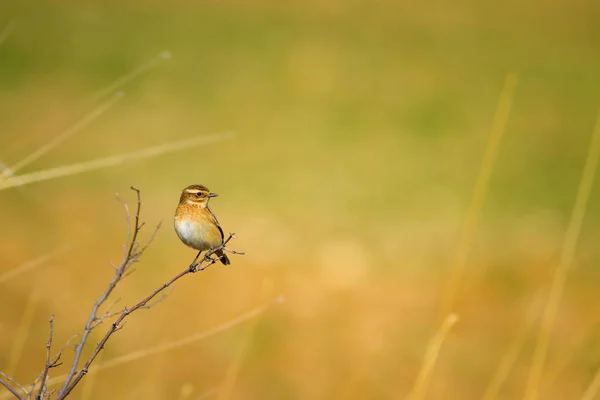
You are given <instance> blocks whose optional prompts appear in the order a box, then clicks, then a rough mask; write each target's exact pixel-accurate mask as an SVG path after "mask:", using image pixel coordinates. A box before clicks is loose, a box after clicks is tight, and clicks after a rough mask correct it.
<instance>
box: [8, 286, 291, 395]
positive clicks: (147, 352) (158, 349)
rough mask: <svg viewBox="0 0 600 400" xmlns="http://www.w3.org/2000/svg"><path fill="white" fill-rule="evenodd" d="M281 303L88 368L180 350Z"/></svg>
mask: <svg viewBox="0 0 600 400" xmlns="http://www.w3.org/2000/svg"><path fill="white" fill-rule="evenodd" d="M281 302H283V297H282V296H280V297H278V298H276V299H273V300H272V301H269V302H268V303H267V304H264V305H262V306H260V307H256V308H254V309H252V310H250V311H247V312H245V313H243V314H241V315H240V316H238V317H236V318H234V319H232V320H229V321H227V322H225V323H223V324H221V325H217V326H215V327H213V328H211V329H209V330H207V331H204V332H200V333H196V334H194V335H191V336H188V337H185V338H183V339H179V340H175V341H172V342H168V343H165V344H161V345H159V346H155V347H151V348H149V349H144V350H139V351H134V352H132V353H129V354H125V355H122V356H120V357H116V358H113V359H112V360H109V361H106V362H103V363H98V364H92V368H90V372H91V371H94V372H95V373H98V372H99V371H103V370H105V369H109V368H113V367H117V366H120V365H123V364H127V363H130V362H132V361H137V360H140V359H142V358H146V357H150V356H153V355H156V354H161V353H164V352H167V351H170V350H174V349H177V348H180V347H183V346H187V345H188V344H192V343H195V342H197V341H200V340H203V339H206V338H209V337H211V336H214V335H216V334H218V333H221V332H223V331H226V330H227V329H230V328H233V327H234V326H237V325H239V324H241V323H243V322H245V321H248V320H250V319H252V318H255V317H257V316H259V315H261V314H263V313H264V312H265V311H267V310H268V309H269V308H271V307H272V306H273V305H275V304H279V303H281ZM66 377H67V374H63V375H60V376H56V377H53V378H51V379H49V380H48V386H49V387H50V386H51V385H56V384H59V383H62V382H63V381H64V380H65V378H66ZM10 396H12V395H11V394H10V393H3V395H0V399H7V398H10Z"/></svg>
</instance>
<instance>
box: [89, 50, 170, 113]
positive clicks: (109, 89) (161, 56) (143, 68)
mask: <svg viewBox="0 0 600 400" xmlns="http://www.w3.org/2000/svg"><path fill="white" fill-rule="evenodd" d="M171 57H172V55H171V52H170V51H168V50H165V51H162V52H160V53H158V54H157V55H156V56H154V58H152V59H151V60H150V61H147V62H145V63H144V64H142V65H140V66H139V67H137V68H136V69H134V70H133V71H131V72H129V73H127V74H125V75H122V76H121V77H119V78H118V79H116V80H115V81H114V82H113V83H111V84H110V85H108V86H106V87H105V88H103V89H101V90H98V91H97V92H96V93H94V94H93V95H92V97H91V99H90V100H91V101H98V100H100V99H102V98H103V97H106V96H108V95H110V94H111V93H113V92H114V91H116V90H118V89H120V88H121V87H123V86H124V85H125V84H127V83H129V82H131V81H132V80H134V79H135V78H137V77H138V76H140V75H142V74H143V73H145V72H147V71H149V70H150V69H152V68H153V67H155V66H156V65H157V64H158V63H159V62H161V61H164V60H168V59H170V58H171Z"/></svg>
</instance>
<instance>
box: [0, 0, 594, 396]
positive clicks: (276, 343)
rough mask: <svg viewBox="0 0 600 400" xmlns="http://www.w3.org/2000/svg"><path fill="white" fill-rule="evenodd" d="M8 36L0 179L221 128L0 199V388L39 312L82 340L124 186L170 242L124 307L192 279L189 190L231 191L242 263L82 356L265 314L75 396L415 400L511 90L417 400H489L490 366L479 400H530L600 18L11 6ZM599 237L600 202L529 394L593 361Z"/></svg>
mask: <svg viewBox="0 0 600 400" xmlns="http://www.w3.org/2000/svg"><path fill="white" fill-rule="evenodd" d="M0 32H2V34H1V35H0V121H1V123H0V162H1V163H2V165H4V166H8V167H11V166H14V165H18V163H20V162H21V161H22V160H24V159H26V157H28V156H29V155H30V154H32V153H34V152H36V151H37V150H38V149H40V148H43V147H44V146H45V145H47V144H48V143H51V144H52V141H53V140H54V141H56V143H55V144H57V145H56V146H54V145H52V146H51V148H50V147H48V148H46V150H48V151H47V152H44V153H43V154H40V157H34V158H33V159H31V161H32V162H31V163H26V164H27V165H25V166H24V167H23V168H22V170H20V171H18V172H17V173H16V174H17V175H20V174H23V175H26V174H29V173H32V172H36V171H44V170H47V169H50V168H54V167H60V166H65V165H72V164H78V163H81V162H85V161H89V160H94V159H101V158H104V157H108V156H113V155H117V154H130V153H132V152H133V153H134V152H136V151H138V150H140V149H144V148H148V147H152V146H161V145H164V144H173V143H179V141H181V140H187V139H190V138H191V139H193V138H198V137H202V136H209V135H215V134H220V133H224V132H235V136H233V137H231V138H227V139H223V140H221V141H217V142H214V143H211V144H206V145H194V146H192V145H190V146H186V148H184V149H180V150H178V151H172V152H166V153H163V154H158V155H156V156H152V157H146V158H141V159H136V160H133V159H130V158H129V156H125V157H124V160H125V161H127V162H123V163H120V164H119V165H115V166H113V167H109V168H101V169H96V168H91V167H90V168H89V170H87V171H85V172H83V173H80V174H76V175H72V176H65V177H61V178H56V179H47V180H43V181H40V182H34V183H30V184H26V185H23V186H20V187H11V188H6V189H3V190H1V191H0V243H1V244H0V276H4V278H3V280H2V281H1V282H0V370H2V371H5V372H8V373H10V374H12V375H13V376H14V377H15V378H16V379H18V380H19V381H22V382H31V381H32V380H33V379H34V378H35V377H36V376H37V374H38V373H39V372H40V370H41V369H42V366H43V363H44V360H45V348H44V346H45V342H46V338H47V330H48V318H49V317H50V315H52V314H54V315H55V318H56V319H55V325H56V326H55V348H56V349H57V350H58V349H59V348H60V346H61V345H62V343H64V342H65V341H66V340H67V339H68V338H69V337H71V336H72V335H73V334H74V333H76V332H79V331H80V330H81V329H82V327H83V325H84V323H85V320H86V318H87V315H88V314H89V310H90V308H91V305H92V304H93V302H94V301H95V299H97V298H98V296H99V294H100V293H101V292H102V291H103V289H104V287H105V286H106V284H107V282H108V281H109V280H110V278H111V276H112V268H111V266H110V264H109V260H111V261H113V262H118V261H119V260H120V257H121V254H122V253H121V245H122V243H123V242H124V240H125V238H126V222H125V218H124V210H123V206H122V204H121V203H119V202H118V201H116V200H115V193H117V192H118V193H119V195H120V196H121V197H122V198H123V199H124V200H126V201H127V202H128V203H129V204H130V206H132V207H133V205H134V201H135V197H134V194H133V193H132V192H131V191H130V190H129V187H130V186H131V185H134V186H136V187H137V188H139V189H140V190H141V193H142V200H143V207H142V218H143V220H144V221H146V227H145V229H144V231H143V233H142V238H143V239H144V238H148V236H149V235H150V232H151V231H152V227H153V226H155V225H156V224H157V223H159V222H160V221H162V223H163V226H162V228H161V229H160V230H159V232H158V235H157V236H156V239H155V241H154V242H153V243H152V245H151V246H150V248H149V249H148V251H147V253H146V254H145V255H144V257H143V259H142V260H141V262H140V263H139V264H138V265H137V271H136V272H135V274H133V275H131V276H130V277H128V278H127V279H126V280H125V281H124V282H123V284H122V286H121V287H119V289H118V290H117V293H116V294H115V298H121V299H122V300H121V302H120V303H119V304H121V305H127V304H133V302H134V301H136V300H138V299H140V298H141V297H142V296H144V295H145V294H147V293H149V291H150V290H152V289H153V288H154V287H157V286H158V285H160V284H161V283H163V282H164V281H166V280H167V279H168V278H170V277H171V276H173V275H175V274H176V273H177V272H179V271H180V270H181V269H182V268H184V267H185V266H186V265H187V264H189V262H190V261H191V259H192V258H193V256H194V252H193V251H192V250H190V249H188V248H186V247H185V246H183V245H182V244H181V243H180V242H179V240H178V239H177V237H176V235H175V234H174V231H173V228H172V215H173V211H174V209H175V206H176V205H177V202H178V198H179V194H180V191H181V189H182V188H183V187H185V186H187V185H190V184H194V183H201V184H204V185H206V186H208V187H209V188H210V189H212V190H213V191H215V192H217V193H219V195H220V197H218V198H217V199H215V200H213V201H212V203H211V204H212V207H213V210H214V211H215V212H216V214H217V215H218V216H219V219H220V221H221V223H222V225H223V227H224V230H225V231H230V232H236V233H237V236H238V237H237V238H236V239H235V240H234V242H233V243H232V247H233V248H235V249H238V250H244V251H246V252H247V255H245V256H233V257H232V261H233V262H232V265H231V267H229V268H224V267H222V266H220V265H215V266H213V267H211V268H210V269H208V270H207V271H205V272H203V273H201V274H196V275H194V276H191V277H188V278H186V279H183V280H181V281H180V282H179V283H177V284H176V286H175V289H174V291H173V292H172V293H171V294H170V295H169V296H168V297H167V298H166V299H165V300H164V301H162V302H161V303H159V304H158V305H156V306H155V307H154V308H152V309H150V310H143V311H140V312H139V314H134V315H133V316H132V317H131V319H130V321H129V322H128V323H127V325H126V326H125V328H124V329H123V330H121V331H120V332H118V333H117V334H116V335H115V336H114V337H113V338H112V339H111V341H110V342H109V344H108V346H107V347H106V350H105V351H104V353H103V355H102V357H101V359H100V360H99V361H98V363H99V364H100V363H102V362H109V361H110V360H111V359H114V358H116V357H119V356H122V355H125V354H129V353H132V352H137V351H141V352H142V353H143V352H145V351H147V350H148V349H152V348H155V347H156V346H160V345H163V344H168V343H172V342H174V341H177V340H180V339H182V338H186V337H189V336H192V335H196V334H198V333H201V332H203V331H206V330H209V329H211V328H213V327H215V326H218V325H220V324H222V323H224V322H227V321H229V320H231V319H233V318H236V317H237V316H239V315H241V314H243V313H245V312H247V311H248V310H251V309H253V308H255V307H261V306H264V305H269V306H268V307H267V309H266V310H265V311H264V312H263V313H261V314H260V315H259V316H258V317H255V318H251V319H249V320H247V321H245V322H242V323H239V324H237V325H235V326H233V327H231V328H229V329H226V330H224V331H223V332H220V333H218V334H216V335H212V336H210V337H208V338H206V339H203V340H197V341H193V342H192V343H189V344H187V345H185V346H180V347H177V348H175V349H171V350H168V351H159V352H156V354H148V355H146V356H145V357H143V358H142V359H138V360H135V361H131V362H127V363H122V364H119V365H116V366H114V367H110V368H106V369H103V370H102V371H100V372H98V373H97V374H92V375H91V376H89V377H87V378H86V379H85V380H84V381H83V383H82V384H81V385H80V386H79V387H78V389H77V390H76V392H75V393H74V394H73V397H75V398H82V399H106V398H111V399H133V398H144V399H199V398H216V399H388V398H404V397H405V396H406V395H407V394H408V393H409V392H410V391H411V389H412V388H413V386H414V385H415V382H416V380H417V376H418V374H419V371H420V370H421V367H422V364H423V357H424V354H425V352H426V350H427V346H428V343H429V341H430V340H431V338H432V337H433V336H434V335H435V333H436V332H437V331H438V330H439V327H440V325H441V321H442V320H443V318H444V317H445V314H444V312H445V309H444V306H443V302H444V301H443V300H444V293H445V291H446V288H447V286H448V282H449V279H450V277H451V276H452V270H453V263H454V261H453V260H455V258H456V253H457V251H460V243H459V242H460V241H461V239H460V238H461V232H463V231H464V229H465V223H466V220H467V217H468V213H469V207H470V203H471V198H472V193H473V188H474V186H475V183H476V180H477V176H478V174H479V171H480V165H481V163H482V160H483V158H484V154H485V149H486V146H487V143H488V139H489V137H490V132H491V130H492V121H493V119H494V115H495V113H496V109H497V107H498V102H499V99H500V96H501V93H502V90H503V85H504V82H505V78H506V77H507V75H508V74H510V73H514V74H515V76H516V78H517V81H518V83H517V84H516V86H515V88H514V95H513V96H512V99H511V109H510V114H509V116H508V120H507V123H506V129H505V134H504V136H503V137H502V140H501V144H500V147H499V150H498V151H499V153H498V158H497V160H496V164H495V166H494V169H493V174H492V176H491V179H490V180H489V181H488V182H487V190H486V198H485V202H484V205H483V208H482V210H481V213H480V214H479V217H478V219H477V222H478V224H477V229H476V231H475V235H474V238H473V241H472V243H471V244H470V246H469V248H468V250H469V252H468V259H467V262H466V264H465V274H464V277H463V279H462V281H461V285H460V288H459V290H458V291H457V294H456V301H455V304H454V307H452V310H453V311H455V312H456V313H457V314H458V316H459V321H458V323H457V324H456V325H455V326H454V327H453V329H452V330H451V331H450V332H449V333H448V336H447V338H446V340H445V342H444V343H443V345H442V347H441V349H440V351H439V354H438V359H437V363H436V365H435V368H434V370H433V372H432V375H431V380H430V382H429V384H428V395H427V398H430V399H477V398H482V396H483V395H484V394H485V393H486V391H488V390H490V382H492V381H493V379H498V375H497V371H498V368H499V366H500V365H501V364H502V363H503V362H504V363H505V365H509V366H510V368H508V371H507V374H506V379H504V380H502V385H501V386H500V387H499V391H498V393H497V396H491V395H490V397H487V398H488V399H491V398H498V399H514V398H521V397H522V396H523V393H524V391H525V386H526V381H527V376H528V373H529V369H530V365H531V360H532V353H533V349H534V346H535V343H536V336H537V331H538V329H539V324H540V315H541V313H542V310H543V307H544V304H545V303H546V300H547V296H548V290H549V287H550V283H551V281H552V277H553V274H554V271H555V270H556V267H557V264H558V260H559V256H560V251H561V247H562V245H563V241H564V234H565V231H566V228H567V225H568V221H569V217H570V213H571V209H572V207H573V204H574V201H575V196H576V193H577V186H578V183H579V180H580V176H581V171H582V169H583V165H584V162H585V158H586V154H587V152H588V148H589V143H590V137H591V134H592V131H593V127H594V123H595V119H596V113H597V109H598V106H599V105H600V96H599V93H600V91H599V89H600V74H599V71H600V6H599V5H598V3H595V2H590V1H578V0H575V1H573V0H569V1H567V0H555V1H531V2H525V3H523V2H517V1H508V2H506V1H505V2H489V1H483V2H482V1H470V0H464V1H458V2H435V1H424V2H397V1H393V0H382V1H377V2H360V1H336V0H331V1H316V0H315V1H313V0H303V1H300V2H285V1H274V0H264V1H254V0H250V1H229V0H220V1H216V0H215V1H203V2H201V1H197V2H183V1H181V2H171V3H167V2H159V1H104V2H95V1H90V2H83V3H82V2H75V1H29V0H5V1H2V2H1V3H0ZM165 52H168V53H165ZM167 55H170V57H167ZM117 90H120V91H122V92H123V94H124V96H123V97H122V98H120V99H119V100H118V101H117V100H115V97H114V93H115V92H116V91H117ZM111 99H112V100H111ZM107 101H108V102H111V101H112V103H111V105H110V107H108V106H107V107H105V108H106V110H103V111H102V112H98V115H97V116H96V118H94V119H93V121H89V123H88V124H85V126H83V127H82V128H81V129H79V130H77V131H76V132H74V131H73V132H70V131H67V132H68V133H67V135H63V136H60V135H61V134H63V133H64V132H65V131H66V130H68V129H70V128H72V127H73V126H74V125H76V124H77V123H78V121H81V120H82V119H86V118H88V117H89V114H90V113H93V112H94V110H96V111H98V107H103V106H102V105H103V104H106V102H107ZM113 103H114V104H113ZM71 133H72V134H71ZM64 136H68V137H67V138H66V140H62V139H61V138H63V137H64ZM59 142H60V143H59ZM599 222H600V191H599V190H598V189H597V188H596V189H594V190H593V191H592V193H591V198H590V202H589V207H588V210H587V214H586V215H585V219H584V224H583V227H582V229H581V236H580V240H579V242H578V246H577V251H576V256H575V263H574V268H573V269H572V270H571V272H570V274H569V278H568V281H567V285H566V287H565V292H564V296H563V298H562V301H561V303H560V307H559V310H558V314H557V320H556V323H555V324H554V326H553V331H552V336H551V341H550V346H549V353H548V360H547V363H546V365H545V368H544V373H543V375H542V380H541V384H540V397H541V398H544V399H578V398H580V397H581V396H582V394H583V393H584V391H585V390H586V387H588V385H589V384H590V382H591V380H592V378H593V376H594V374H595V373H596V370H597V369H598V367H599V366H600V345H599V343H600V342H599V340H598V339H599V337H598V335H599V333H600V301H599V300H600V298H599V297H598V285H599V284H600V271H599V270H598V262H599V261H600V247H599V245H598V243H599V241H600V228H599V225H598V224H599ZM14 271H17V273H15V272H14ZM280 295H282V296H284V297H285V302H284V303H282V304H276V305H273V304H272V303H271V301H272V299H273V298H275V297H277V296H280ZM104 329H105V327H101V328H98V330H96V331H94V332H93V334H92V338H91V343H92V344H93V343H96V342H97V341H98V340H99V338H100V337H101V334H103V332H104ZM71 357H72V349H71V348H70V347H69V348H67V350H65V355H64V359H65V362H66V363H68V361H70V360H71V359H72V358H71ZM511 360H512V361H514V362H511ZM66 371H67V368H66V367H65V366H63V367H60V368H57V369H56V370H53V371H52V373H53V376H58V375H60V374H63V373H65V372H66ZM494 377H496V378H494ZM0 393H3V392H2V390H0Z"/></svg>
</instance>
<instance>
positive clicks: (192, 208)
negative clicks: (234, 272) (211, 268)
mask: <svg viewBox="0 0 600 400" xmlns="http://www.w3.org/2000/svg"><path fill="white" fill-rule="evenodd" d="M211 197H217V194H216V193H211V191H210V190H208V188H207V187H206V186H202V185H191V186H188V187H186V188H185V189H183V191H182V192H181V197H180V198H179V205H178V206H177V209H176V210H175V232H177V236H179V239H181V241H182V242H183V243H184V244H185V245H186V246H188V247H191V248H192V249H195V250H198V251H199V253H198V255H197V256H196V260H197V259H198V257H199V256H200V253H202V252H203V251H207V250H212V249H215V248H217V247H219V246H221V245H222V244H223V239H224V235H223V229H221V226H220V225H219V221H218V220H217V217H216V216H215V214H213V212H212V211H211V209H210V208H209V207H208V201H209V200H210V199H211ZM215 254H216V255H217V257H219V260H221V262H222V263H223V264H225V265H229V258H227V256H226V255H225V253H224V252H223V250H222V249H219V250H218V251H216V252H215ZM196 260H194V262H196Z"/></svg>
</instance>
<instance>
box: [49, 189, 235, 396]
mask: <svg viewBox="0 0 600 400" xmlns="http://www.w3.org/2000/svg"><path fill="white" fill-rule="evenodd" d="M134 190H136V189H134ZM138 211H139V204H138ZM136 221H137V217H136ZM136 226H137V222H136ZM134 232H135V231H134ZM233 237H234V234H230V235H229V237H228V238H227V239H226V240H225V241H224V242H223V244H222V245H221V246H219V247H217V248H215V249H212V250H211V251H209V252H208V253H207V254H206V257H205V258H203V259H202V260H201V262H200V263H194V264H192V265H190V266H189V267H188V268H186V269H184V270H183V271H181V272H180V273H178V274H177V275H175V276H174V277H173V278H171V279H170V280H168V281H167V282H166V283H164V284H162V285H161V286H159V287H158V288H156V289H154V291H153V292H152V293H150V294H149V295H148V296H146V297H145V298H144V299H143V300H141V301H140V302H138V303H137V304H136V305H134V306H133V307H131V308H125V309H124V310H123V311H122V312H121V314H120V315H119V317H118V318H117V319H116V320H115V322H113V324H112V325H111V327H110V328H109V329H108V331H107V332H106V334H105V335H104V337H103V338H102V340H100V342H99V343H98V345H97V346H96V348H95V349H94V351H93V352H92V354H91V355H90V357H89V358H88V360H87V361H86V362H85V364H84V365H83V368H82V369H81V371H79V373H77V374H76V375H75V376H74V378H73V379H72V382H71V380H70V379H67V381H65V386H63V389H61V391H60V392H59V394H58V397H57V400H62V399H64V398H65V397H66V396H67V395H69V393H70V392H71V391H72V390H73V388H74V387H75V386H76V385H77V384H78V383H79V381H80V380H81V379H83V377H84V376H85V375H86V374H87V372H88V369H89V367H90V365H91V364H92V363H93V362H94V360H95V359H96V357H97V356H98V354H99V353H100V352H101V351H102V349H104V345H105V344H106V342H107V341H108V339H110V337H111V336H112V334H113V333H115V332H116V331H118V330H120V329H122V328H123V325H124V323H125V319H126V318H127V317H128V316H129V315H131V314H132V313H133V312H135V311H136V310H139V309H141V308H149V307H151V306H152V305H154V304H156V303H157V302H159V301H161V300H162V299H163V298H164V296H163V297H161V298H159V299H158V301H155V302H154V303H151V301H152V300H153V299H154V298H155V297H156V296H157V295H158V294H160V293H161V292H163V291H164V290H165V289H167V288H169V287H170V286H171V285H173V284H174V283H175V282H176V281H178V280H179V279H181V278H183V277H184V276H186V275H188V274H192V273H195V272H198V271H204V270H205V269H206V268H208V267H209V266H211V265H213V264H214V263H216V262H217V259H215V258H211V255H212V254H214V253H215V252H217V251H219V250H223V248H225V245H226V244H227V243H228V242H229V241H230V240H231V239H232V238H233ZM133 239H135V233H134V238H133ZM133 239H132V240H133ZM203 263H204V264H203ZM149 303H151V304H149Z"/></svg>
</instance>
